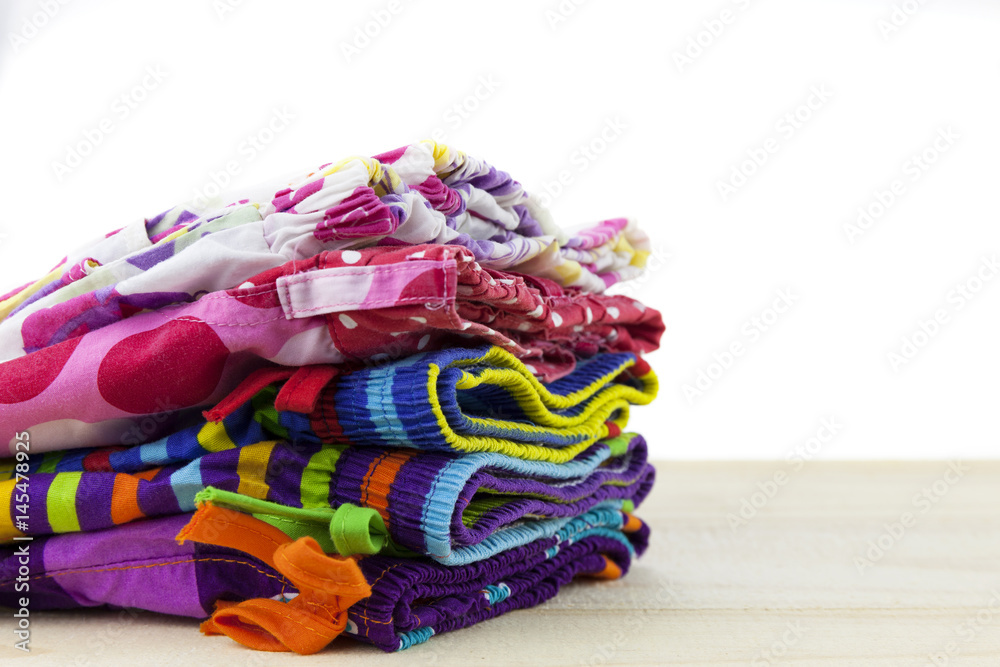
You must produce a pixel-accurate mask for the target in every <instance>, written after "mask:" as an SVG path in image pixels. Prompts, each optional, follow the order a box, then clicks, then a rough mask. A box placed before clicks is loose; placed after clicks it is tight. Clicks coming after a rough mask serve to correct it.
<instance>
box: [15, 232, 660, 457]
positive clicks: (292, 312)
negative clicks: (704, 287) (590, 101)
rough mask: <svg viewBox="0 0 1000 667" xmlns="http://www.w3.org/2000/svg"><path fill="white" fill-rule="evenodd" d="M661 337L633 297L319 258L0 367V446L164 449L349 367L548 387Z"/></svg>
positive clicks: (386, 254) (401, 257)
mask: <svg viewBox="0 0 1000 667" xmlns="http://www.w3.org/2000/svg"><path fill="white" fill-rule="evenodd" d="M662 332H663V322H662V318H661V316H660V314H659V313H658V312H657V311H656V310H654V309H652V308H647V307H645V306H643V305H642V304H640V303H638V302H636V301H634V300H633V299H631V298H628V297H625V296H612V295H605V294H591V293H586V292H582V291H580V290H575V289H567V288H564V287H562V286H560V285H558V284H556V283H554V282H552V281H549V280H547V279H545V278H539V277H533V276H527V275H518V274H514V273H507V272H503V271H498V270H491V269H486V268H484V267H482V266H481V265H480V264H479V263H478V262H477V261H476V259H475V257H474V256H473V254H472V253H471V252H470V251H469V250H468V249H466V248H464V247H462V246H450V245H424V246H414V247H375V248H366V249H361V250H357V251H355V250H346V251H334V252H323V253H320V254H318V255H316V256H314V257H311V258H309V259H305V260H298V261H292V262H287V263H285V264H283V265H282V266H279V267H277V268H275V269H271V270H269V271H265V272H263V273H261V274H259V275H257V276H254V277H252V278H251V279H250V280H248V281H245V282H244V283H243V284H241V285H240V286H238V287H235V288H232V289H227V290H222V291H219V292H212V293H210V294H206V295H204V296H202V297H201V298H199V299H198V300H196V301H194V302H193V303H181V304H173V305H168V306H164V307H162V308H159V309H157V310H151V311H144V312H139V313H136V314H134V315H132V316H131V317H128V318H126V319H122V320H119V321H117V322H113V323H111V324H109V325H107V326H105V327H102V328H99V329H96V330H93V331H90V332H86V333H83V334H81V335H78V336H71V337H68V338H66V339H65V340H62V341H60V342H58V343H55V344H54V345H51V346H48V347H43V348H41V349H39V350H36V351H34V352H32V353H30V354H28V355H26V356H23V357H18V358H15V359H11V360H9V361H7V362H4V363H0V404H2V405H3V411H2V413H0V438H2V439H3V441H4V442H6V443H8V447H9V448H10V450H11V451H13V447H14V443H15V434H16V433H18V432H21V431H24V430H29V429H30V431H31V435H32V451H33V452H44V451H51V450H56V449H69V448H77V447H92V446H99V445H115V444H131V442H132V441H131V440H128V439H129V438H133V436H134V434H135V432H136V426H137V424H138V425H141V429H142V433H143V434H144V436H145V437H146V438H149V439H154V438H156V437H160V436H162V435H165V434H167V433H169V432H171V431H172V430H175V429H177V428H178V427H180V426H183V425H184V424H187V423H190V422H191V421H192V420H194V419H197V418H198V417H199V416H200V412H201V411H202V410H203V409H205V408H206V407H209V406H211V405H213V404H215V403H217V402H218V401H219V400H221V399H222V398H224V397H225V396H226V395H227V394H228V393H229V392H230V391H232V390H233V389H234V388H235V387H236V385H238V384H239V382H240V381H241V380H243V379H244V378H246V377H247V376H248V375H249V374H250V373H251V372H253V371H255V370H258V369H260V368H263V367H266V366H270V365H281V366H304V365H310V364H329V363H335V364H345V365H346V366H348V367H349V366H350V365H352V364H353V365H358V364H365V363H368V364H371V363H379V362H382V361H386V360H390V359H397V358H400V357H404V356H407V355H409V354H413V353H415V352H419V351H424V350H429V349H438V348H442V347H447V346H450V345H462V344H469V343H470V342H473V343H479V342H487V343H490V344H493V345H499V346H501V347H503V348H504V349H507V350H509V351H510V352H512V353H513V354H515V355H516V356H518V357H519V358H521V359H523V360H525V361H526V362H527V363H528V364H529V365H530V368H531V369H532V372H534V373H536V374H537V375H538V376H539V377H540V378H542V379H543V380H545V381H552V380H555V379H557V378H559V377H562V376H564V375H566V374H567V373H568V372H570V371H571V370H572V369H573V367H574V364H575V359H576V358H577V356H589V355H592V354H595V353H597V352H599V351H628V352H648V351H650V350H653V349H655V348H656V347H657V345H658V342H659V338H660V335H661V334H662ZM152 417H155V418H152Z"/></svg>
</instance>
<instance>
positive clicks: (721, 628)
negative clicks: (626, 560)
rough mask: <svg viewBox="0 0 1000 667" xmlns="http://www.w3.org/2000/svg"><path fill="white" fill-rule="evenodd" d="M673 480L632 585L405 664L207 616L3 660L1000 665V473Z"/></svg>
mask: <svg viewBox="0 0 1000 667" xmlns="http://www.w3.org/2000/svg"><path fill="white" fill-rule="evenodd" d="M658 470H659V477H658V480H657V487H656V490H655V491H654V493H653V495H652V496H651V497H650V498H649V500H648V501H647V502H646V503H645V504H644V505H643V507H642V508H641V509H640V511H639V514H640V516H642V517H643V518H644V519H645V520H646V521H647V522H649V523H650V524H651V525H652V527H653V530H654V535H653V542H652V545H651V547H650V550H649V551H648V552H647V554H646V555H645V557H644V558H643V559H642V560H640V561H639V562H638V563H637V564H636V565H635V566H634V568H633V570H632V572H631V573H630V575H629V576H628V577H627V578H625V579H624V580H622V581H616V582H604V583H592V582H579V583H574V584H573V585H571V586H569V587H568V588H566V589H564V591H563V593H561V594H560V595H559V596H558V597H557V598H556V599H554V600H552V601H550V602H548V603H547V604H545V605H542V606H541V607H538V608H535V609H530V610H524V611H518V612H514V613H511V614H508V615H506V616H503V617H501V618H498V619H494V620H492V621H487V622H485V623H482V624H480V625H478V626H475V627H472V628H468V629H465V630H461V631H458V632H454V633H449V634H444V635H440V636H438V637H434V638H432V639H431V640H430V641H429V642H428V643H427V644H424V645H420V646H417V647H414V648H412V649H409V650H407V651H405V652H403V653H400V654H383V653H381V652H380V651H378V650H376V649H373V648H371V647H368V646H363V645H359V644H356V643H354V642H351V641H340V640H338V641H336V642H334V644H333V645H332V646H331V647H330V648H329V649H327V650H326V651H324V652H323V653H320V654H318V655H315V656H306V657H304V656H296V655H288V654H265V653H253V652H250V651H247V650H245V649H243V648H242V647H240V646H238V645H236V644H234V643H233V642H232V641H231V640H229V639H227V638H224V637H204V636H202V635H200V634H199V633H198V630H197V625H198V623H197V621H194V620H191V619H182V618H171V617H162V616H158V615H155V614H149V613H139V614H137V615H134V616H133V615H129V614H128V613H126V612H107V611H89V612H86V613H83V612H47V613H43V612H39V613H38V614H37V615H35V616H34V617H33V623H32V630H33V635H32V652H31V653H30V654H23V653H22V652H20V651H16V650H14V649H13V648H11V646H12V644H13V639H12V635H11V634H10V633H7V638H6V639H5V640H4V641H3V645H2V646H0V664H12V660H11V658H19V659H21V660H23V662H19V663H17V664H22V665H25V667H28V666H30V665H79V666H83V665H93V666H94V667H97V666H99V665H116V664H121V665H132V664H144V665H209V664H220V665H234V666H247V667H263V666H265V665H319V664H324V665H326V664H330V665H338V666H348V665H494V664H496V665H549V664H551V665H665V664H676V665H761V666H763V665H780V664H785V665H829V666H834V665H838V666H839V665H946V664H947V665H1000V462H994V461H991V462H972V463H968V462H962V463H958V462H955V463H948V462H919V463H914V462H908V463H889V462H886V463H840V462H810V463H806V464H805V465H803V466H802V467H801V468H800V469H796V468H795V466H794V465H793V464H792V463H786V462H752V463H739V462H726V463H690V462H682V463H671V462H665V463H662V464H660V465H659V466H658ZM776 474H777V477H775V475H776ZM775 480H777V481H775ZM744 501H746V502H745V503H744ZM741 511H742V514H741ZM137 654H139V655H142V656H143V657H142V659H141V660H139V661H137V660H136V659H135V658H134V657H125V656H136V655H137Z"/></svg>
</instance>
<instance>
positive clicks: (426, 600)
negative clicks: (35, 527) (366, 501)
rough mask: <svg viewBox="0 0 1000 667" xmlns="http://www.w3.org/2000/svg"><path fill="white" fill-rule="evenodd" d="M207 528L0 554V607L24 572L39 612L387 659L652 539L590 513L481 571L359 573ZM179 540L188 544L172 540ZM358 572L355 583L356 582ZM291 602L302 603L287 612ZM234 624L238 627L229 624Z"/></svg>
mask: <svg viewBox="0 0 1000 667" xmlns="http://www.w3.org/2000/svg"><path fill="white" fill-rule="evenodd" d="M204 509H205V508H202V509H201V510H199V513H201V512H202V511H203V510H204ZM234 514H237V513H234ZM237 518H238V517H237ZM247 518H249V517H247ZM250 520H251V521H253V520H252V519H250ZM204 525H205V524H204V523H201V524H199V523H198V522H197V521H195V520H192V515H190V514H187V515H179V516H172V517H166V518H160V519H149V520H146V521H141V522H136V523H133V524H128V525H125V526H118V527H115V528H111V529H107V530H101V531H95V532H90V533H79V534H71V535H57V536H52V537H48V538H39V539H37V540H35V541H34V542H32V543H31V546H30V552H29V553H30V556H29V557H27V558H25V557H24V556H23V555H22V553H23V549H22V547H3V548H0V605H8V606H16V605H17V604H18V602H17V600H18V599H19V597H22V596H23V595H24V593H21V592H18V591H17V589H16V585H17V581H18V578H19V577H21V578H22V579H23V580H27V581H30V585H31V593H30V595H31V603H32V608H33V609H36V610H43V609H71V608H79V607H93V606H100V605H107V606H109V607H112V608H122V607H131V608H138V609H145V610H150V611H155V612H161V613H167V614H175V615H180V616H190V617H195V618H204V617H206V616H209V615H211V616H212V618H211V619H210V620H209V621H207V622H206V623H205V624H203V626H202V628H203V631H205V632H208V633H211V634H214V633H218V632H226V634H229V635H230V636H232V637H233V638H234V639H237V640H238V641H242V642H243V643H245V644H247V645H250V646H252V647H254V648H264V649H267V650H289V649H292V650H298V651H300V652H303V653H306V652H314V651H316V650H319V649H320V648H322V647H323V646H325V645H326V643H328V642H329V641H330V640H331V639H332V638H333V637H334V636H336V635H337V634H339V633H340V632H341V631H346V635H347V636H352V637H354V638H356V639H359V640H361V641H365V642H368V643H372V644H375V645H376V646H378V647H379V648H381V649H383V650H385V651H396V650H400V649H404V648H407V647H409V646H412V645H413V644H417V643H420V642H422V641H426V640H427V639H428V638H429V637H431V636H432V635H434V634H440V633H442V632H447V631H449V630H455V629H458V628H462V627H466V626H470V625H473V624H475V623H478V622H480V621H483V620H486V619H488V618H492V617H495V616H498V615H500V614H503V613H506V612H507V611H511V610H513V609H519V608H524V607H530V606H534V605H536V604H539V603H541V602H543V601H544V600H547V599H549V598H551V597H552V596H553V595H555V594H556V593H557V592H558V590H559V588H561V587H562V586H563V585H565V584H566V583H568V582H569V581H571V580H572V579H573V578H574V577H575V576H578V575H591V576H596V577H602V578H617V577H619V576H621V575H623V574H624V573H625V572H627V570H628V568H629V565H630V563H631V560H632V558H633V557H635V556H636V555H639V554H641V553H642V552H643V551H644V550H645V548H646V546H647V544H648V536H649V530H648V528H647V527H646V526H645V525H643V524H642V522H641V521H639V520H638V519H637V518H635V517H634V516H631V515H627V514H624V513H621V512H614V513H612V512H606V511H593V512H590V513H585V514H583V515H581V516H580V517H577V518H575V519H574V520H572V521H570V522H568V523H567V524H566V525H564V526H563V527H562V529H561V530H560V531H559V532H558V533H557V534H555V535H553V536H551V537H546V538H543V539H539V540H536V541H534V542H531V543H530V544H526V545H523V546H520V547H517V548H515V549H511V550H509V551H505V552H503V553H501V554H498V555H496V556H493V557H492V558H490V559H487V560H484V561H480V562H478V563H473V564H469V565H463V566H458V567H445V566H443V565H440V564H438V563H434V562H433V561H429V560H424V559H419V558H395V557H389V556H381V555H374V556H366V557H362V558H359V559H357V563H356V565H355V564H354V559H346V560H336V559H330V558H329V557H324V556H322V553H321V552H319V553H317V552H316V551H313V550H311V549H310V548H309V545H308V544H303V541H308V540H310V538H302V539H300V540H297V541H296V542H293V543H291V546H292V547H293V549H295V548H297V552H296V553H294V554H292V555H289V556H288V558H285V559H283V558H282V556H285V555H286V554H287V553H288V552H290V551H292V549H288V548H287V547H288V546H289V545H288V544H286V543H287V542H289V541H290V540H289V539H288V538H287V537H286V536H284V535H283V534H282V533H280V531H277V530H276V529H273V527H271V526H267V525H266V524H263V523H261V522H258V523H257V524H253V525H255V526H257V528H256V529H255V530H253V531H248V530H245V529H244V530H240V528H246V527H248V526H250V525H251V524H247V523H246V522H234V523H228V524H215V525H216V526H221V528H220V529H218V530H214V534H213V535H212V540H210V541H211V542H216V543H218V544H216V543H205V538H199V537H198V530H199V526H204ZM226 527H233V528H234V529H233V530H226ZM269 531H271V532H269ZM203 532H204V533H206V534H212V533H213V530H208V531H203ZM276 535H277V537H275V536H276ZM175 537H176V538H180V539H182V540H184V541H183V542H182V543H180V544H178V543H177V541H175ZM265 543H267V545H268V546H262V545H264V544H265ZM220 544H221V545H220ZM311 544H312V545H313V548H315V542H311ZM233 545H239V546H237V547H234V546H233ZM275 546H278V550H275V549H274V548H275ZM283 547H285V553H281V550H282V548H283ZM299 547H305V548H299ZM317 551H318V550H317ZM269 552H270V553H271V554H273V555H269ZM25 561H27V562H25ZM358 569H360V574H361V576H360V577H358V576H357V575H356V574H354V573H356V572H357V570H358ZM309 571H313V572H318V573H322V577H321V579H322V580H321V581H320V582H317V581H316V577H309V576H308V574H309ZM315 593H318V594H319V595H318V597H315V596H314V594H315ZM299 597H303V598H304V599H303V600H301V601H300V603H299V604H296V602H295V600H296V598H299ZM267 598H273V599H267ZM316 599H322V600H323V603H322V605H318V604H316V603H314V602H313V600H316ZM331 600H332V601H333V602H332V603H331ZM335 605H339V607H336V606H335ZM317 607H319V608H317ZM241 612H243V613H245V614H246V615H245V616H241ZM249 612H255V613H254V614H250V613H249ZM331 612H333V613H331ZM268 615H271V616H275V615H276V616H277V617H279V618H286V617H292V619H293V620H294V619H295V618H308V619H309V621H311V625H310V627H312V628H314V629H313V630H312V631H311V632H310V633H308V635H309V636H304V635H303V634H302V633H303V631H302V630H299V629H297V628H298V625H297V624H295V623H277V624H273V625H269V624H268V623H266V622H265V621H266V618H267V617H268ZM233 616H236V618H237V619H239V620H241V621H242V622H238V623H235V624H234V623H231V619H232V617H233ZM247 618H249V619H253V620H255V621H257V622H260V623H262V624H263V626H264V627H263V628H258V627H255V626H254V625H253V623H252V622H248V621H247ZM227 619H228V621H227ZM262 619H264V620H262ZM233 625H236V626H237V627H235V628H234V627H232V626H233ZM267 628H270V631H267ZM314 635H315V636H314Z"/></svg>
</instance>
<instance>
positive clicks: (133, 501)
mask: <svg viewBox="0 0 1000 667" xmlns="http://www.w3.org/2000/svg"><path fill="white" fill-rule="evenodd" d="M143 447H149V448H151V449H155V448H156V447H158V443H153V444H151V445H143V446H142V447H137V448H132V449H131V450H125V451H121V452H104V454H106V457H105V458H104V459H103V461H105V463H103V464H102V467H111V466H112V465H114V464H113V463H111V461H112V459H114V460H115V462H116V463H118V462H121V463H122V465H121V467H122V468H126V469H127V468H130V467H132V466H133V465H134V463H135V457H134V454H135V452H136V450H137V449H138V450H141V449H143ZM100 454H101V452H99V451H98V452H93V453H91V454H88V455H87V456H85V457H83V458H82V459H81V458H75V459H72V460H71V459H68V458H67V459H64V460H63V461H60V462H58V463H56V465H55V469H56V470H59V469H63V470H64V471H62V472H37V471H36V472H33V473H30V474H29V475H28V476H27V488H28V489H29V495H30V501H29V503H30V507H31V509H32V511H31V513H30V514H29V519H28V522H27V523H26V524H22V525H17V523H16V509H15V508H14V505H15V503H11V507H10V510H9V512H8V513H7V514H5V515H2V516H0V536H2V538H3V539H4V540H5V541H10V540H11V538H13V537H15V536H19V535H22V534H25V535H47V534H51V533H69V532H78V531H92V530H100V529H103V528H108V527H112V526H115V525H121V524H124V523H129V522H132V521H137V520H140V519H143V518H146V517H155V516H164V515H171V514H180V513H183V512H190V511H193V510H194V509H195V495H196V494H198V493H199V492H201V491H203V490H204V489H205V488H206V487H207V486H214V487H217V488H219V489H223V490H226V491H233V492H236V493H241V494H245V495H247V496H250V497H252V498H259V499H262V500H268V501H271V502H275V503H280V504H281V505H285V506H287V507H303V508H330V507H337V506H340V505H343V504H345V503H351V504H354V505H358V506H361V507H369V508H372V509H375V510H377V511H378V512H379V514H380V515H381V516H382V518H383V520H384V521H385V523H386V525H387V527H388V529H389V533H390V535H391V536H392V538H393V540H395V541H396V543H398V544H399V545H401V546H404V547H406V548H409V549H412V550H414V551H416V552H420V553H426V554H429V555H431V556H433V557H434V558H435V559H437V560H438V561H440V562H442V563H448V564H459V563H467V562H471V561H475V560H481V559H483V558H486V557H488V556H490V555H492V554H495V553H497V552H499V551H502V550H504V549H507V548H510V547H512V546H516V545H519V544H524V543H526V542H528V541H531V540H533V539H536V538H538V537H541V536H547V535H551V534H553V533H554V532H555V531H556V530H558V529H559V528H560V527H561V526H562V525H563V524H564V523H565V521H566V519H567V518H569V517H573V516H575V515H577V514H579V513H581V512H583V511H585V510H588V509H590V508H592V507H594V506H597V505H599V504H601V503H608V502H610V503H612V505H614V506H618V507H626V508H627V509H631V508H633V507H634V506H636V505H638V504H639V503H641V502H642V500H643V499H644V498H645V497H646V495H647V494H648V493H649V490H650V488H651V486H652V483H653V479H654V474H655V473H654V470H653V468H652V466H651V465H650V464H649V463H648V461H647V458H646V443H645V441H644V440H643V439H642V438H641V437H640V436H637V435H633V434H628V435H623V436H619V437H617V438H611V439H608V440H605V441H602V442H600V443H597V444H595V445H593V446H591V447H589V448H588V449H587V450H586V451H584V452H582V453H581V454H580V455H579V456H578V457H577V458H576V459H574V460H573V461H571V462H568V463H565V464H561V465H555V464H551V463H544V462H533V461H523V460H520V459H514V458H512V457H508V456H504V455H500V454H491V453H480V454H472V455H466V456H461V455H457V454H455V453H449V452H418V451H412V450H411V451H401V450H396V449H392V448H386V447H378V446H349V445H320V444H315V443H294V444H293V443H290V442H279V441H266V442H259V443H256V444H251V445H246V446H242V447H233V448H229V449H222V450H220V451H215V452H209V453H206V454H202V455H201V456H198V457H197V458H195V459H193V460H191V461H189V462H186V463H171V464H167V465H163V466H156V467H153V468H146V469H143V470H141V471H138V472H110V471H96V470H86V471H82V472H81V471H65V468H67V467H69V465H70V464H73V463H74V462H75V464H76V465H78V466H83V467H89V466H91V465H93V462H94V461H96V460H98V459H96V458H95V455H100ZM129 458H131V459H132V460H131V461H130V460H129ZM139 458H141V453H140V457H139ZM51 460H52V457H49V461H51ZM88 461H89V463H88ZM36 463H37V462H36ZM33 465H34V464H33ZM42 467H46V468H50V467H52V466H46V465H45V461H44V459H43V462H42V466H39V469H40V468H42ZM36 470H37V469H36ZM15 481H16V480H13V479H12V480H8V481H6V482H3V483H2V484H0V494H3V498H4V500H5V502H9V499H10V498H11V497H12V496H13V495H14V494H15V493H16V492H17V490H16V489H15V486H14V485H15ZM529 516H530V517H531V521H528V522H524V521H522V520H523V519H524V518H525V517H529ZM19 528H20V530H19Z"/></svg>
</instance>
